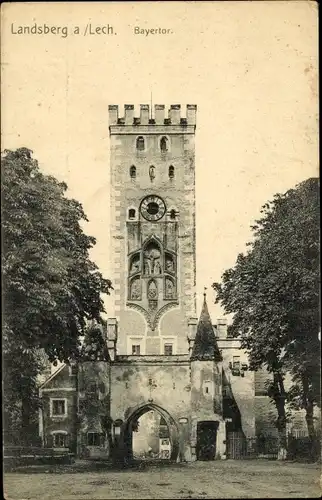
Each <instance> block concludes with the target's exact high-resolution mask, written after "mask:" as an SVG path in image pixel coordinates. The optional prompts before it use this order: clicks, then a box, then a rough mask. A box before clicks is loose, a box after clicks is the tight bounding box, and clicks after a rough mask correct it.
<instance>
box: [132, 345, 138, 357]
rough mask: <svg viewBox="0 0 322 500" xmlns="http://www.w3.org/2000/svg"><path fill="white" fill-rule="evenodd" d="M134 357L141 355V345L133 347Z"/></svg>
mask: <svg viewBox="0 0 322 500" xmlns="http://www.w3.org/2000/svg"><path fill="white" fill-rule="evenodd" d="M132 355H134V356H139V355H140V345H139V344H135V345H132Z"/></svg>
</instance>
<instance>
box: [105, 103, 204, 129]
mask: <svg viewBox="0 0 322 500" xmlns="http://www.w3.org/2000/svg"><path fill="white" fill-rule="evenodd" d="M150 111H151V109H150V106H149V104H141V105H140V116H139V117H135V116H134V112H135V111H134V105H133V104H125V105H124V116H123V117H120V116H119V107H118V105H117V104H110V105H109V107H108V112H109V123H110V125H124V126H126V125H129V126H135V125H179V126H181V127H184V126H186V125H196V113H197V105H196V104H187V106H186V116H185V117H182V116H181V105H180V104H171V106H170V108H169V109H168V112H167V116H165V114H166V113H165V105H164V104H155V105H154V117H152V118H151V114H150Z"/></svg>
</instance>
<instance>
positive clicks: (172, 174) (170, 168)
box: [169, 165, 174, 179]
mask: <svg viewBox="0 0 322 500" xmlns="http://www.w3.org/2000/svg"><path fill="white" fill-rule="evenodd" d="M173 178H174V166H173V165H170V167H169V179H173Z"/></svg>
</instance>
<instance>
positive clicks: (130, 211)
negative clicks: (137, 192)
mask: <svg viewBox="0 0 322 500" xmlns="http://www.w3.org/2000/svg"><path fill="white" fill-rule="evenodd" d="M129 219H131V220H133V219H135V210H134V208H130V210H129Z"/></svg>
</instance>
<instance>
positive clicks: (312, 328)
mask: <svg viewBox="0 0 322 500" xmlns="http://www.w3.org/2000/svg"><path fill="white" fill-rule="evenodd" d="M252 229H253V232H254V238H253V241H252V242H251V243H249V244H248V247H249V248H248V251H247V252H246V253H245V254H240V255H238V257H237V261H236V264H235V266H234V267H233V268H231V269H228V270H226V271H225V272H224V274H223V276H222V282H221V283H214V284H213V288H214V289H215V291H216V292H217V297H216V301H217V302H220V303H221V304H222V305H223V307H224V309H225V311H226V313H231V314H233V322H232V325H231V334H232V335H233V336H235V337H237V336H240V337H241V342H242V347H243V348H245V349H247V351H248V352H249V356H250V365H251V368H253V369H256V368H259V367H261V366H263V365H265V366H266V367H267V369H268V370H269V371H270V372H272V373H273V375H274V383H273V384H272V387H271V395H273V398H276V397H278V398H282V399H283V400H285V398H286V397H288V398H289V400H293V402H294V398H295V394H297V401H298V407H301V408H304V409H306V410H307V409H308V402H310V404H320V403H319V394H320V387H319V380H320V378H319V366H320V359H319V352H320V342H319V330H320V317H319V284H320V281H319V280H320V274H319V185H318V179H316V178H310V179H308V180H306V181H304V182H302V183H301V184H299V185H298V186H296V188H295V189H290V190H289V191H287V192H286V193H284V194H277V195H275V197H274V199H273V201H271V202H268V203H266V204H265V205H264V206H263V207H262V210H261V218H260V219H259V220H257V221H256V223H255V225H254V226H252ZM285 371H288V372H289V373H291V375H292V379H293V387H292V389H291V390H290V392H289V393H288V394H287V395H286V393H285V389H284V374H285ZM293 396H294V398H293ZM279 403H280V404H282V403H283V402H282V403H281V401H280V402H279ZM282 405H283V404H282ZM279 415H280V414H279Z"/></svg>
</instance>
